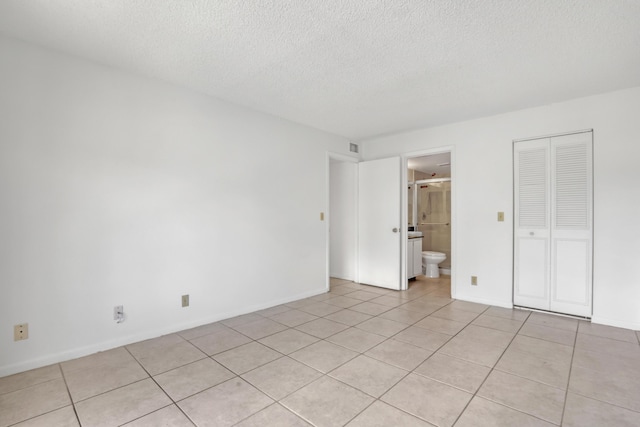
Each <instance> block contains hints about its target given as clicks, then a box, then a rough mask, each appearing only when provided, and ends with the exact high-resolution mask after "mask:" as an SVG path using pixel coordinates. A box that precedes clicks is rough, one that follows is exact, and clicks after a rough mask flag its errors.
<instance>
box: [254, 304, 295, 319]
mask: <svg viewBox="0 0 640 427" xmlns="http://www.w3.org/2000/svg"><path fill="white" fill-rule="evenodd" d="M289 310H293V309H292V308H291V307H287V306H286V305H276V306H275V307H269V308H265V309H264V310H258V311H256V314H259V315H260V316H264V317H271V316H275V315H276V314H282V313H284V312H287V311H289Z"/></svg>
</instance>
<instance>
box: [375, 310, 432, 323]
mask: <svg viewBox="0 0 640 427" xmlns="http://www.w3.org/2000/svg"><path fill="white" fill-rule="evenodd" d="M426 316H427V315H426V314H425V313H421V312H419V311H409V310H404V309H402V308H394V309H393V310H389V311H387V312H386V313H382V314H381V315H380V316H379V317H381V318H383V319H389V320H394V321H396V322H400V323H404V324H405V325H413V324H414V323H416V322H418V321H420V320H422V319H424V318H425V317H426Z"/></svg>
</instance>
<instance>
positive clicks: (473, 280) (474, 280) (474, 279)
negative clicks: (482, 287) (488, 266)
mask: <svg viewBox="0 0 640 427" xmlns="http://www.w3.org/2000/svg"><path fill="white" fill-rule="evenodd" d="M471 286H478V276H471Z"/></svg>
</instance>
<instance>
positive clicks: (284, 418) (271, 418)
mask: <svg viewBox="0 0 640 427" xmlns="http://www.w3.org/2000/svg"><path fill="white" fill-rule="evenodd" d="M265 426H282V427H310V426H311V424H309V423H307V422H306V421H305V420H303V419H302V418H300V417H298V416H297V415H296V414H294V413H293V412H291V411H289V410H288V409H285V408H284V407H283V406H282V405H280V404H277V403H274V404H273V405H271V406H269V407H268V408H265V409H263V410H262V411H260V412H257V413H255V414H254V415H252V416H250V417H249V418H247V419H246V420H244V421H242V422H240V423H238V424H236V427H265Z"/></svg>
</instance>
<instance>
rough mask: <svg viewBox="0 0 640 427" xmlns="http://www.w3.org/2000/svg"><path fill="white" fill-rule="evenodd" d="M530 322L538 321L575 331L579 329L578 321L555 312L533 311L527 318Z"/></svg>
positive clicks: (542, 323)
mask: <svg viewBox="0 0 640 427" xmlns="http://www.w3.org/2000/svg"><path fill="white" fill-rule="evenodd" d="M527 322H528V323H529V322H530V323H537V324H539V325H543V326H549V327H551V328H558V329H566V330H568V331H572V332H575V331H577V330H578V321H577V320H576V319H571V318H569V317H562V316H558V315H555V314H547V313H537V312H533V313H531V315H530V316H529V318H528V319H527Z"/></svg>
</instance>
